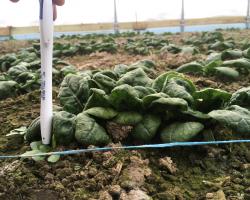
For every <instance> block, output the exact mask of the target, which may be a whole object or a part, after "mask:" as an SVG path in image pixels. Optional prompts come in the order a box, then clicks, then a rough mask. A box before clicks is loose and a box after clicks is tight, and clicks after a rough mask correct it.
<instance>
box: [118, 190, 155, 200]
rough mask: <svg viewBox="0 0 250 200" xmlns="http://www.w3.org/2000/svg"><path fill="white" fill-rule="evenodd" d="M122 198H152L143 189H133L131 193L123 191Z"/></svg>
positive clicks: (138, 199) (146, 199) (143, 199)
mask: <svg viewBox="0 0 250 200" xmlns="http://www.w3.org/2000/svg"><path fill="white" fill-rule="evenodd" d="M120 200H151V198H150V197H149V196H148V195H147V194H146V193H145V192H143V191H142V190H139V189H137V190H131V191H130V192H129V193H125V192H123V193H122V194H121V197H120Z"/></svg>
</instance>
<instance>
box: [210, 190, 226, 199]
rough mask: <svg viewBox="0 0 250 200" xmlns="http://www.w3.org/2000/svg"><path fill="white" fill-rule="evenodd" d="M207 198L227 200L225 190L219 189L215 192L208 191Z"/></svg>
mask: <svg viewBox="0 0 250 200" xmlns="http://www.w3.org/2000/svg"><path fill="white" fill-rule="evenodd" d="M206 200H226V196H225V194H224V192H223V190H219V191H217V192H214V193H207V194H206Z"/></svg>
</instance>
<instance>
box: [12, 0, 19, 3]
mask: <svg viewBox="0 0 250 200" xmlns="http://www.w3.org/2000/svg"><path fill="white" fill-rule="evenodd" d="M10 1H12V2H15V3H16V2H18V1H19V0H10Z"/></svg>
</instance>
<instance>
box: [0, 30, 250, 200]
mask: <svg viewBox="0 0 250 200" xmlns="http://www.w3.org/2000/svg"><path fill="white" fill-rule="evenodd" d="M243 33H244V35H246V32H243V31H240V32H237V31H234V32H233V31H231V32H229V33H226V34H228V35H230V36H232V37H236V38H241V37H242V36H241V34H243ZM168 37H170V36H168ZM171 37H172V39H173V41H176V43H177V42H179V41H180V40H181V38H182V37H186V36H185V35H184V36H180V35H178V36H171ZM248 37H249V36H248ZM26 45H28V46H29V45H30V44H29V43H27V44H26ZM17 46H18V45H17ZM17 48H20V46H18V47H17ZM10 51H11V52H12V50H11V49H7V48H6V49H5V50H4V52H5V53H7V52H10ZM146 58H149V59H152V60H154V61H155V62H156V63H157V71H158V72H163V71H166V70H169V69H173V68H175V67H178V66H179V65H180V64H183V63H186V62H190V61H192V60H196V59H202V58H203V56H191V55H181V54H176V55H174V54H167V55H157V54H156V55H155V54H154V55H150V56H147V57H145V56H133V55H128V54H126V53H122V52H119V53H117V54H108V53H95V54H91V55H88V56H75V57H72V58H65V60H66V61H69V62H70V63H71V64H74V65H75V66H77V67H78V68H79V69H99V68H103V69H104V68H105V69H106V68H111V67H113V66H114V65H116V64H120V63H124V64H130V63H133V62H136V61H139V60H142V59H146ZM189 77H190V78H191V79H192V80H193V81H194V83H195V84H196V85H197V87H198V88H204V87H216V88H221V89H225V90H227V91H231V92H233V91H236V90H237V89H239V88H241V87H244V86H249V83H250V76H245V77H242V78H241V79H240V80H238V81H235V82H233V83H232V82H227V81H225V80H221V79H219V78H215V77H201V76H189ZM56 90H57V89H56V88H55V91H54V93H55V95H54V99H55V101H54V104H55V105H56V104H58V102H57V99H56ZM39 96H40V94H39V91H34V92H31V93H28V94H25V95H21V96H18V97H15V98H9V99H6V100H3V101H0V154H1V155H12V154H21V153H23V152H25V151H26V150H28V149H29V144H27V143H26V142H25V141H23V140H22V138H18V139H17V138H15V140H14V141H13V140H11V139H7V138H6V136H5V135H6V134H7V133H9V132H10V131H11V130H12V129H14V128H19V127H21V126H28V125H29V124H30V123H31V121H32V120H33V119H35V118H36V117H37V116H39V101H40V98H39ZM112 126H115V125H112ZM115 128H117V127H115ZM127 129H129V127H124V130H122V131H121V133H122V132H125V133H127V131H128V130H127ZM214 133H216V134H215V137H216V138H224V139H225V138H226V139H234V138H238V139H239V136H235V135H234V134H233V133H232V132H231V131H230V130H227V129H226V128H223V127H215V128H214ZM121 137H122V134H121ZM242 137H243V138H246V137H247V136H242ZM17 141H18V142H17ZM110 145H111V146H114V145H116V146H117V145H118V146H119V145H121V144H119V143H118V144H110ZM249 147H250V145H249V144H232V145H214V146H202V147H178V148H166V149H155V150H152V149H150V150H138V151H135V150H133V151H125V150H114V151H111V152H101V153H97V152H95V153H85V154H79V155H72V156H64V157H62V158H61V159H60V161H59V162H57V163H55V164H50V163H48V162H46V161H39V162H35V161H33V160H30V159H19V160H15V159H8V160H0V200H22V199H24V200H26V199H27V200H43V199H47V200H57V199H65V200H68V199H74V200H85V199H86V200H91V199H92V200H93V199H101V200H112V199H113V200H116V199H117V200H118V199H120V200H147V199H156V200H160V199H162V200H182V199H183V200H184V199H205V200H208V199H209V200H211V199H213V200H216V199H218V200H219V199H220V200H223V199H228V200H241V199H250V149H249Z"/></svg>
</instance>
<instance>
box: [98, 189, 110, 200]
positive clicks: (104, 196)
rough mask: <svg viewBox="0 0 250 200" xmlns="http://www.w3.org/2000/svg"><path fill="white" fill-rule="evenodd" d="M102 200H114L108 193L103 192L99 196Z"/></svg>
mask: <svg viewBox="0 0 250 200" xmlns="http://www.w3.org/2000/svg"><path fill="white" fill-rule="evenodd" d="M99 199H101V200H113V198H112V196H111V195H110V194H109V193H108V192H107V191H101V192H100V194H99Z"/></svg>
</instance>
